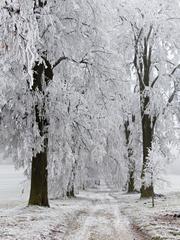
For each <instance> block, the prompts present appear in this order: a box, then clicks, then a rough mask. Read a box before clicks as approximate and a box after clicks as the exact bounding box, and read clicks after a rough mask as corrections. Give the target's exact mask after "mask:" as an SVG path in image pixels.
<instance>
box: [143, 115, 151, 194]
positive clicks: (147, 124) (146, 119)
mask: <svg viewBox="0 0 180 240" xmlns="http://www.w3.org/2000/svg"><path fill="white" fill-rule="evenodd" d="M142 131H143V166H142V173H141V178H142V186H141V190H140V191H141V198H149V197H152V196H153V195H154V188H153V183H151V185H150V186H146V183H145V181H144V177H145V174H146V168H147V166H148V165H149V162H148V161H149V158H148V156H149V150H151V148H152V141H153V124H152V120H151V117H150V116H149V115H148V114H144V116H143V120H142Z"/></svg>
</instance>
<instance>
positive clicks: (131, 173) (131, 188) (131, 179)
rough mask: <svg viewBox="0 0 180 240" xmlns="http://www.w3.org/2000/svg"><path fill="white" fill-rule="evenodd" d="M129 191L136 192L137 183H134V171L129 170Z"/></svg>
mask: <svg viewBox="0 0 180 240" xmlns="http://www.w3.org/2000/svg"><path fill="white" fill-rule="evenodd" d="M127 192H128V193H133V192H135V184H134V171H133V170H132V171H131V170H130V171H129V179H128V190H127Z"/></svg>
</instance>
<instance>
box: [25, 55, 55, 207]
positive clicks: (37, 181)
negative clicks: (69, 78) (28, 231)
mask: <svg viewBox="0 0 180 240" xmlns="http://www.w3.org/2000/svg"><path fill="white" fill-rule="evenodd" d="M52 78H53V72H52V67H51V65H50V63H49V62H48V61H47V59H45V58H43V62H41V63H39V62H36V63H35V66H34V68H33V86H32V94H35V93H37V96H38V94H39V93H40V94H41V96H40V98H41V100H39V99H37V101H36V105H35V107H34V112H35V118H36V124H37V126H38V130H39V134H40V136H41V137H42V138H44V145H43V146H42V149H41V151H40V152H39V153H37V154H36V155H35V156H33V157H32V169H31V190H30V198H29V205H39V206H44V207H48V206H49V202H48V171H47V154H48V124H49V123H48V117H47V114H46V108H47V106H46V102H47V98H48V93H47V92H46V87H47V86H48V83H49V81H50V80H52ZM37 96H36V97H37ZM42 96H43V103H42V102H41V101H42ZM37 98H38V97H37Z"/></svg>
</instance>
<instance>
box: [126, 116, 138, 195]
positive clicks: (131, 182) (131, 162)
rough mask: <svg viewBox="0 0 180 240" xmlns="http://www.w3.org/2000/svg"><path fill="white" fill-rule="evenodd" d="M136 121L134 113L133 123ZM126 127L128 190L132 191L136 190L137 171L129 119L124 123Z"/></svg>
mask: <svg viewBox="0 0 180 240" xmlns="http://www.w3.org/2000/svg"><path fill="white" fill-rule="evenodd" d="M134 122H135V116H134V115H132V123H134ZM124 129H125V137H126V147H127V152H128V154H127V155H128V170H129V171H128V181H127V185H128V187H127V192H128V193H132V192H134V191H135V184H134V171H135V163H134V160H133V159H132V156H133V149H132V143H131V141H132V139H131V138H132V136H131V130H130V121H129V119H128V120H126V121H125V123H124Z"/></svg>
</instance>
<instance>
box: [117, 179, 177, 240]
mask: <svg viewBox="0 0 180 240" xmlns="http://www.w3.org/2000/svg"><path fill="white" fill-rule="evenodd" d="M164 179H165V180H166V183H165V182H164V184H162V185H161V188H160V184H158V185H157V187H156V192H158V193H163V194H164V195H163V196H162V197H157V198H156V199H155V207H154V208H153V207H152V201H151V199H149V200H147V199H146V200H140V195H139V194H125V193H124V194H119V193H113V197H114V198H115V199H117V200H118V201H119V205H120V209H121V211H122V212H123V213H124V214H125V215H126V216H128V217H129V219H130V221H131V223H132V224H134V225H135V227H136V228H137V229H139V230H140V231H142V232H143V233H145V234H146V235H147V239H151V240H174V239H176V240H180V218H177V217H174V215H175V214H180V176H178V175H167V176H164ZM148 236H149V238H148Z"/></svg>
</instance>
